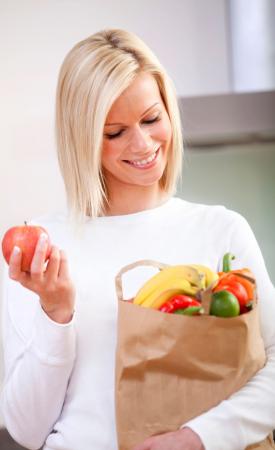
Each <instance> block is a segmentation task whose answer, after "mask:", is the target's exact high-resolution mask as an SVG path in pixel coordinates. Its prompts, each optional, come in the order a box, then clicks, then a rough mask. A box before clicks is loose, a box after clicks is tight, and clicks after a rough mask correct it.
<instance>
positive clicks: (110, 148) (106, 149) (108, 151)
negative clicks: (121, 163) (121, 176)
mask: <svg viewBox="0 0 275 450" xmlns="http://www.w3.org/2000/svg"><path fill="white" fill-rule="evenodd" d="M116 157H117V151H116V146H115V145H114V144H113V143H111V142H106V143H104V145H103V148H102V160H101V162H102V167H105V168H107V167H110V166H111V165H113V163H114V161H115V160H116Z"/></svg>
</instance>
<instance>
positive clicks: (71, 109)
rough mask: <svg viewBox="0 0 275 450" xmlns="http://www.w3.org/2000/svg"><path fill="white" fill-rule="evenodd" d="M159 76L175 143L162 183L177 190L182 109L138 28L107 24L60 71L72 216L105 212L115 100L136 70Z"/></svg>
mask: <svg viewBox="0 0 275 450" xmlns="http://www.w3.org/2000/svg"><path fill="white" fill-rule="evenodd" d="M140 72H147V73H150V74H152V75H153V76H154V78H155V79H156V81H157V83H158V87H159V90H160V94H161V96H162V99H163V102H164V105H165V107H166V110H167V113H168V115H169V118H170V122H171V127H172V141H171V149H170V151H169V158H168V163H167V167H166V169H165V172H164V174H163V176H162V178H161V180H160V185H161V187H162V188H163V189H164V190H165V191H166V192H167V193H169V194H172V193H174V192H175V189H176V183H177V180H178V178H179V176H180V174H181V167H182V150H183V148H182V147H183V143H182V142H183V141H182V132H181V122H180V113H179V108H178V103H177V98H176V93H175V89H174V86H173V83H172V81H171V79H170V78H169V76H168V75H167V73H166V72H165V70H164V68H163V67H162V66H161V64H160V62H159V61H158V59H157V57H156V56H155V55H154V53H153V52H152V51H151V50H150V49H149V48H148V47H147V46H146V45H145V43H144V42H143V41H142V40H141V39H140V38H139V37H138V36H136V35H135V34H133V33H130V32H128V31H125V30H120V29H107V30H103V31H100V32H98V33H95V34H93V35H92V36H90V37H88V38H87V39H85V40H83V41H81V42H79V43H78V44H76V45H75V46H74V47H73V48H72V49H71V50H70V52H69V53H68V54H67V56H66V58H65V60H64V62H63V64H62V66H61V69H60V73H59V78H58V85H57V93H56V143H57V155H58V161H59V166H60V170H61V174H62V176H63V180H64V184H65V189H66V194H67V202H68V207H69V211H70V216H71V218H73V222H75V223H79V224H81V223H84V222H85V220H86V217H87V216H90V217H92V218H95V217H98V216H101V215H104V211H105V208H106V205H108V195H107V189H106V185H105V183H104V176H103V173H102V167H101V149H102V141H103V129H104V124H105V121H106V117H107V114H108V112H109V110H110V108H111V106H112V104H113V102H114V101H115V100H116V99H117V98H118V97H119V96H120V94H122V92H123V91H124V90H125V89H126V88H127V87H128V86H129V85H130V84H131V82H132V81H133V80H134V78H135V77H136V75H137V74H138V73H140Z"/></svg>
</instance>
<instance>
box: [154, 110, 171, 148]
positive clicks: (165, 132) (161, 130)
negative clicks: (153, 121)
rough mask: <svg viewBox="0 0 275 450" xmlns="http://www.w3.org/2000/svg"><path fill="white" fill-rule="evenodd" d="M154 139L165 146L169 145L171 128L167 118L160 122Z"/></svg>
mask: <svg viewBox="0 0 275 450" xmlns="http://www.w3.org/2000/svg"><path fill="white" fill-rule="evenodd" d="M156 137H157V138H158V139H159V140H160V141H162V142H166V143H167V144H168V143H170V141H171V137H172V128H171V123H170V120H169V118H168V116H167V118H166V119H165V120H162V121H161V122H160V124H159V127H158V130H157V136H156Z"/></svg>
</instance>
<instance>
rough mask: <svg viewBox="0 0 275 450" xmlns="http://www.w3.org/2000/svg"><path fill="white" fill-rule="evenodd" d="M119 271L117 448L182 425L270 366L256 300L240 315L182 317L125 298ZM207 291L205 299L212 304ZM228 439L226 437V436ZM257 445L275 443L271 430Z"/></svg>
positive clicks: (123, 449) (127, 447)
mask: <svg viewBox="0 0 275 450" xmlns="http://www.w3.org/2000/svg"><path fill="white" fill-rule="evenodd" d="M140 265H150V266H152V265H153V266H155V267H158V268H159V269H160V270H161V269H162V268H163V267H165V265H164V264H161V263H157V262H155V261H148V260H144V261H138V262H136V263H133V264H130V265H129V266H126V267H124V268H123V269H122V270H121V271H120V272H119V274H118V275H117V277H116V288H117V295H118V302H119V305H118V340H117V351H116V421H117V435H118V445H119V450H131V449H132V448H133V447H134V446H135V445H137V444H138V443H141V442H143V440H145V439H146V438H147V437H149V436H151V435H154V434H160V433H165V432H168V431H174V430H177V429H178V428H179V427H180V426H181V425H182V424H184V423H185V422H186V421H188V420H190V419H192V418H193V417H196V416H198V415H199V414H201V413H203V412H205V411H207V410H209V409H210V408H212V407H214V406H215V405H217V404H218V403H220V402H221V401H222V400H224V399H226V398H228V397H229V396H230V395H231V394H232V393H234V392H236V391H237V390H239V389H240V388H241V387H242V386H243V385H245V384H246V383H247V381H248V380H249V379H250V378H251V377H252V376H253V375H254V374H255V373H256V372H257V371H258V370H259V369H261V368H262V367H263V366H264V365H265V361H266V356H265V350H264V343H263V340H262V336H261V332H260V325H259V316H258V315H259V313H258V305H257V304H256V302H255V305H254V308H253V310H252V311H250V312H248V313H246V314H243V315H241V316H238V317H232V318H221V317H214V316H209V315H202V316H183V315H174V314H166V313H162V312H160V311H156V310H154V309H150V308H143V307H141V306H138V305H134V304H133V303H131V302H129V301H125V300H123V293H122V275H123V274H124V273H126V272H127V271H129V270H131V269H133V268H135V267H138V266H140ZM209 300H210V295H209V291H208V292H207V291H205V292H204V293H203V294H202V304H203V307H204V308H205V310H206V311H208V309H209ZM225 439H226V436H225ZM249 448H251V449H252V448H253V449H255V450H256V449H262V450H264V449H266V450H267V449H271V448H275V446H273V443H272V439H271V436H270V437H268V438H267V439H266V440H265V441H263V442H262V443H260V444H256V445H253V446H250V447H249Z"/></svg>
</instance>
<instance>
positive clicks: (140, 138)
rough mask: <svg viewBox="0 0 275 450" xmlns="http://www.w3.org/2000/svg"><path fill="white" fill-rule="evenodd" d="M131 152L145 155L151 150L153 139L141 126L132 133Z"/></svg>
mask: <svg viewBox="0 0 275 450" xmlns="http://www.w3.org/2000/svg"><path fill="white" fill-rule="evenodd" d="M128 148H129V151H131V152H132V153H137V154H144V153H146V152H148V151H150V150H151V148H152V139H151V136H150V134H149V133H148V132H146V131H145V130H143V129H142V128H141V127H140V126H137V127H135V129H134V130H133V131H132V133H131V137H130V141H129V146H128Z"/></svg>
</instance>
